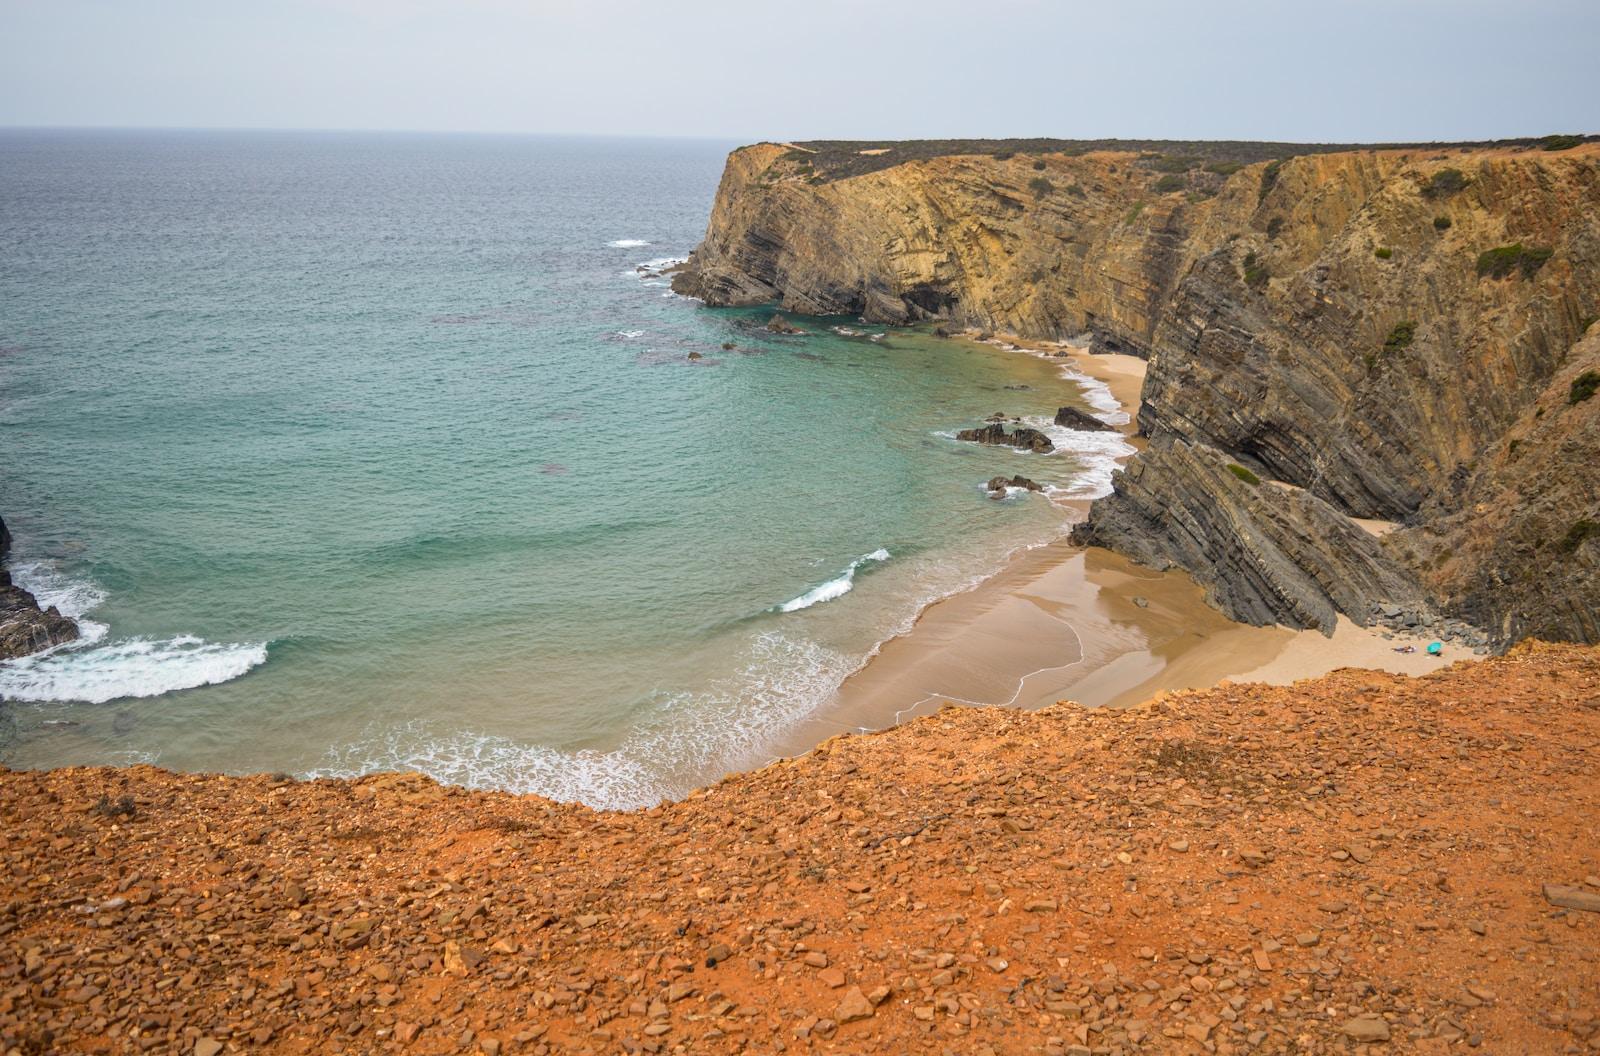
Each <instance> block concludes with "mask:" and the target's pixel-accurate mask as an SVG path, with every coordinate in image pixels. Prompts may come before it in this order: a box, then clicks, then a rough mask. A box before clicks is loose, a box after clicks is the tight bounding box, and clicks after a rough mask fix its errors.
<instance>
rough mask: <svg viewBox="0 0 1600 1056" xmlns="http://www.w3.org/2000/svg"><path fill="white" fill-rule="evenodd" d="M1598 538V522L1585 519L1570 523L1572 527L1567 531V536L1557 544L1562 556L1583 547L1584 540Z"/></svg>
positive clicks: (1599, 532) (1599, 529)
mask: <svg viewBox="0 0 1600 1056" xmlns="http://www.w3.org/2000/svg"><path fill="white" fill-rule="evenodd" d="M1596 536H1600V522H1597V521H1591V520H1589V519H1588V518H1587V517H1584V518H1581V519H1579V520H1576V521H1574V522H1572V527H1571V528H1568V529H1567V534H1566V536H1565V537H1563V538H1562V540H1561V542H1560V543H1559V544H1558V548H1559V549H1560V550H1561V552H1562V553H1563V554H1570V553H1572V552H1573V551H1574V550H1576V549H1578V547H1580V546H1582V545H1583V542H1584V540H1585V539H1593V538H1595V537H1596Z"/></svg>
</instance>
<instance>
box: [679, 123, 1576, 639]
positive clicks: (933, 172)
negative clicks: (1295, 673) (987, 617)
mask: <svg viewBox="0 0 1600 1056" xmlns="http://www.w3.org/2000/svg"><path fill="white" fill-rule="evenodd" d="M1235 146H1237V145H1235ZM872 149H874V150H877V151H887V152H886V153H874V154H872V155H871V157H872V158H874V159H876V160H875V165H876V166H877V167H875V168H871V169H868V170H867V171H857V169H858V166H856V165H855V164H853V163H852V162H851V160H849V152H847V151H844V150H843V149H842V148H841V147H840V145H837V144H831V145H827V146H826V147H825V148H822V147H811V146H808V145H805V144H798V145H785V146H779V145H773V144H762V145H758V146H754V147H746V148H743V149H741V150H739V151H735V152H734V154H733V155H732V156H731V157H730V159H729V162H728V167H727V171H726V173H725V174H724V177H723V181H722V185H721V188H720V189H719V192H718V195H717V200H716V204H715V207H714V209H713V213H712V217H711V222H710V225H709V228H708V231H707V235H706V239H705V242H704V243H703V244H702V246H701V247H700V248H699V249H698V250H697V251H696V253H695V256H694V258H693V260H692V262H691V265H690V267H689V269H688V270H687V271H686V272H684V273H683V274H682V275H680V276H679V278H678V281H677V283H676V286H677V288H678V289H679V291H680V292H685V293H690V294H693V295H696V296H699V297H702V298H703V299H704V300H706V301H707V303H710V304H747V303H756V302H764V301H769V300H772V301H777V302H779V303H780V304H782V305H783V306H784V307H786V308H789V309H792V310H795V311H801V312H810V313H817V314H835V313H846V314H860V315H863V316H865V317H866V318H867V319H869V320H872V321H878V322H890V323H904V322H911V321H916V320H926V319H935V318H937V319H944V320H949V321H951V322H952V323H955V324H958V325H963V326H972V327H978V328H982V329H989V330H997V331H1005V332H1011V333H1015V334H1018V335H1021V336H1023V337H1027V338H1042V339H1052V338H1053V339H1060V338H1068V337H1075V336H1077V335H1083V334H1087V335H1088V336H1089V337H1090V339H1091V340H1092V341H1093V343H1094V344H1095V345H1096V346H1097V347H1098V348H1100V349H1110V350H1120V351H1128V352H1133V353H1135V354H1138V355H1142V356H1145V357H1147V358H1148V359H1149V361H1150V369H1149V373H1148V378H1147V382H1146V387H1145V391H1144V401H1143V406H1142V408H1141V410H1140V415H1139V425H1140V429H1141V431H1142V432H1143V433H1144V434H1145V435H1146V436H1147V437H1149V439H1150V444H1149V447H1148V449H1147V450H1146V451H1145V452H1144V453H1142V454H1141V455H1140V456H1139V457H1138V458H1137V459H1136V460H1135V462H1134V463H1133V464H1132V465H1131V466H1130V467H1129V468H1128V470H1127V472H1126V473H1125V474H1123V475H1120V476H1119V478H1118V479H1117V482H1116V493H1115V494H1114V495H1113V496H1111V497H1109V498H1107V499H1104V500H1101V501H1100V502H1099V503H1097V504H1096V506H1095V509H1094V511H1093V514H1092V515H1091V518H1090V521H1089V523H1088V524H1087V525H1086V526H1085V527H1084V528H1083V530H1082V532H1081V537H1082V538H1083V539H1085V540H1086V541H1092V542H1097V543H1102V544H1105V545H1108V546H1112V547H1114V548H1116V549H1119V550H1123V551H1124V552H1127V553H1129V554H1131V555H1133V556H1135V557H1137V558H1139V559H1140V560H1144V561H1146V562H1148V563H1151V564H1154V565H1157V566H1164V565H1169V564H1176V565H1181V566H1182V567H1185V568H1187V569H1189V570H1190V571H1191V572H1192V573H1194V574H1195V575H1196V577H1197V578H1198V579H1200V581H1201V582H1202V583H1204V584H1206V585H1207V586H1208V588H1209V589H1210V590H1211V593H1212V597H1213V599H1214V600H1215V601H1216V603H1217V604H1218V605H1219V606H1220V607H1221V608H1223V610H1224V611H1226V612H1228V613H1229V614H1230V615H1233V616H1235V617H1236V618H1240V619H1245V620H1248V621H1251V622H1263V621H1271V620H1276V621H1281V622H1285V623H1289V624H1292V625H1295V626H1320V627H1323V628H1324V629H1328V628H1331V625H1332V620H1333V614H1334V613H1335V612H1345V613H1347V614H1349V615H1350V616H1352V617H1354V618H1356V619H1357V620H1359V621H1363V622H1364V621H1366V620H1368V619H1369V618H1371V617H1373V615H1374V614H1375V613H1376V612H1378V611H1381V609H1382V608H1383V607H1384V606H1385V605H1390V604H1402V605H1425V603H1427V602H1428V601H1430V600H1431V601H1433V602H1435V603H1437V604H1438V605H1439V606H1441V607H1443V608H1445V609H1446V610H1449V611H1452V612H1456V613H1459V614H1462V615H1465V616H1470V617H1471V618H1472V619H1474V620H1476V621H1478V622H1480V623H1483V624H1485V625H1487V626H1488V627H1490V628H1491V629H1492V631H1493V632H1494V633H1495V634H1496V635H1497V636H1498V637H1499V638H1500V639H1501V640H1505V641H1509V640H1512V639H1514V638H1515V637H1516V636H1518V635H1519V634H1523V633H1528V632H1530V631H1532V630H1538V631H1539V633H1541V634H1544V635H1546V636H1553V637H1559V638H1570V639H1577V640H1583V641H1594V640H1596V634H1597V632H1596V624H1597V617H1596V613H1597V612H1600V576H1597V575H1596V565H1597V562H1600V533H1595V534H1585V532H1584V530H1583V529H1582V527H1581V525H1582V524H1583V523H1586V522H1595V521H1600V509H1597V505H1596V501H1595V494H1594V487H1593V484H1592V480H1593V474H1592V473H1586V472H1585V471H1586V470H1587V469H1588V468H1589V467H1590V466H1592V465H1593V464H1594V456H1596V455H1600V450H1596V448H1597V447H1600V439H1597V436H1596V434H1597V433H1600V430H1595V429H1593V428H1592V427H1591V428H1584V427H1583V423H1584V422H1588V421H1590V417H1589V416H1591V415H1592V414H1593V413H1594V405H1593V404H1592V403H1589V402H1587V401H1580V402H1577V403H1569V402H1568V390H1569V389H1570V386H1571V379H1572V378H1573V377H1575V376H1576V375H1577V374H1579V373H1581V369H1580V367H1579V362H1578V361H1579V360H1580V359H1584V358H1585V357H1584V353H1583V351H1582V349H1580V348H1578V347H1577V343H1578V341H1579V339H1580V338H1581V336H1582V335H1583V333H1584V331H1585V330H1586V329H1587V327H1588V326H1589V325H1590V324H1591V323H1592V321H1593V318H1594V317H1595V316H1596V315H1600V165H1597V158H1600V148H1597V146H1596V145H1595V144H1593V143H1587V144H1584V145H1581V146H1578V147H1576V148H1573V149H1567V150H1560V151H1550V150H1544V149H1540V145H1539V144H1537V143H1528V144H1521V145H1516V144H1512V145H1496V146H1492V147H1486V146H1480V147H1451V148H1439V147H1428V148H1411V149H1386V150H1337V151H1326V152H1318V153H1307V154H1302V155H1298V156H1293V157H1287V158H1283V159H1281V160H1274V161H1259V160H1258V161H1249V163H1244V162H1245V161H1247V160H1248V152H1246V153H1245V157H1244V158H1241V160H1238V161H1233V162H1230V161H1228V160H1227V159H1226V158H1222V159H1218V158H1216V157H1211V158H1206V157H1203V156H1197V155H1187V156H1182V155H1174V154H1172V153H1161V152H1146V153H1143V154H1135V153H1131V152H1109V151H1098V152H1087V153H1078V152H1076V151H1074V150H1071V149H1066V148H1063V149H1060V150H1054V151H1046V150H1039V151H1035V152H1027V151H1010V150H997V151H994V152H991V153H985V154H971V153H968V154H948V155H929V152H927V151H922V150H913V149H909V147H908V149H906V151H905V153H906V154H907V155H908V156H909V157H908V160H905V161H904V162H902V163H900V164H890V163H889V160H888V159H891V158H892V157H893V156H894V152H895V149H896V148H895V147H894V146H893V145H890V146H888V147H886V148H885V147H875V148H872ZM1258 153H1259V152H1258ZM911 155H914V156H911ZM1591 425H1592V423H1591ZM1513 438H1515V439H1517V440H1518V444H1517V450H1516V453H1515V457H1514V459H1513V457H1512V456H1511V455H1510V454H1508V452H1507V448H1508V445H1509V442H1510V440H1511V439H1513ZM1230 465H1233V466H1237V467H1238V468H1239V469H1240V470H1244V471H1245V474H1246V475H1247V476H1251V477H1255V478H1257V479H1259V480H1261V481H1263V482H1264V484H1263V485H1261V486H1257V485H1252V484H1249V483H1247V482H1246V480H1245V477H1244V476H1241V475H1240V474H1239V473H1238V471H1237V470H1230V469H1228V467H1229V466H1230ZM1533 478H1537V479H1538V480H1539V481H1541V482H1542V483H1543V484H1544V486H1543V487H1540V488H1537V489H1534V488H1530V487H1529V486H1528V485H1529V484H1530V482H1531V480H1532V479H1533ZM1241 489H1250V490H1248V491H1245V490H1241ZM1497 504H1506V505H1505V508H1504V510H1503V511H1502V512H1503V515H1504V517H1505V518H1506V520H1505V528H1506V530H1507V531H1510V532H1511V533H1512V535H1514V536H1515V537H1516V539H1517V541H1515V542H1512V541H1507V540H1504V539H1500V540H1498V541H1494V540H1490V539H1489V534H1492V533H1487V532H1486V529H1485V526H1484V522H1483V520H1482V514H1483V511H1484V510H1485V509H1486V508H1489V507H1494V506H1496V505H1497ZM1473 510H1477V511H1479V512H1478V514H1476V515H1474V514H1472V513H1471V512H1470V511H1473ZM1350 517H1358V518H1374V519H1381V520H1386V521H1395V522H1400V523H1401V524H1403V525H1404V526H1405V527H1406V530H1404V531H1401V532H1398V533H1395V534H1393V535H1391V536H1386V537H1384V538H1383V540H1382V541H1381V542H1374V541H1373V540H1372V538H1371V537H1365V536H1362V535H1357V534H1352V532H1351V531H1347V530H1341V529H1335V528H1332V527H1330V525H1341V526H1344V527H1346V528H1348V526H1349V522H1348V518H1350ZM1563 522H1564V523H1563ZM1575 526H1576V527H1575ZM1573 532H1576V533H1577V536H1576V537H1574V538H1575V539H1576V541H1575V542H1573V541H1572V540H1571V539H1569V533H1573ZM1456 542H1459V543H1460V546H1459V547H1458V546H1457V545H1455V543H1456ZM1550 577H1555V578H1556V579H1557V580H1558V582H1557V583H1556V584H1555V585H1554V587H1553V589H1552V588H1550V587H1549V586H1548V585H1546V586H1541V583H1542V582H1545V583H1547V581H1548V580H1549V579H1550ZM1511 583H1517V584H1523V586H1522V587H1521V588H1519V590H1508V589H1505V586H1506V584H1511ZM1552 596H1554V597H1555V598H1556V600H1557V603H1556V604H1554V605H1550V604H1548V602H1549V600H1550V599H1551V597H1552ZM1542 603H1543V604H1542Z"/></svg>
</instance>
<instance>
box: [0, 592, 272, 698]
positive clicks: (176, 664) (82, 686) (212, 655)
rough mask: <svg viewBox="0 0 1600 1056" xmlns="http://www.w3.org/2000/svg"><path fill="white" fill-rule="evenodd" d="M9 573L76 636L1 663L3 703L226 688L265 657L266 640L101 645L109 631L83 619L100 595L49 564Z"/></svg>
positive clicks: (138, 641)
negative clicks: (71, 624) (66, 620)
mask: <svg viewBox="0 0 1600 1056" xmlns="http://www.w3.org/2000/svg"><path fill="white" fill-rule="evenodd" d="M11 571H12V577H13V578H14V579H15V580H16V582H17V584H18V585H19V586H21V587H22V588H23V589H24V590H27V591H28V592H29V593H31V594H32V595H33V596H34V600H36V601H37V602H38V603H39V605H40V607H41V608H49V607H50V606H52V605H53V606H55V608H56V609H57V611H59V612H60V613H61V615H63V616H67V617H70V618H71V619H73V620H75V621H76V622H77V624H78V637H77V639H76V640H74V641H71V642H68V643H66V644H65V645H60V646H57V647H55V648H54V649H48V650H46V651H44V652H42V653H35V654H33V655H32V656H25V657H22V658H21V659H17V660H12V661H10V662H9V663H5V664H0V699H4V700H25V701H32V702H44V701H82V702H86V703H90V704H103V703H105V702H106V701H108V700H116V699H118V698H120V697H154V696H159V695H161V694H162V693H171V692H174V691H176V690H180V689H192V688H194V687H195V686H207V685H212V684H214V683H217V682H227V681H228V680H230V679H234V678H238V677H239V676H240V675H242V674H244V673H245V672H246V671H248V670H250V669H251V668H252V667H255V666H256V665H258V664H261V663H264V662H265V661H266V659H267V646H266V643H264V642H262V643H257V644H242V645H241V644H233V645H217V644H214V643H209V642H205V641H202V640H201V639H199V638H196V637H194V636H193V635H178V636H177V637H174V638H168V639H165V640H160V641H157V640H152V639H148V638H125V639H120V640H118V641H115V642H111V643H109V644H106V645H102V644H100V643H101V642H103V641H104V640H105V637H106V634H107V632H108V631H109V630H110V628H109V627H108V626H107V625H106V624H104V623H101V622H99V621H98V620H91V619H87V618H86V616H87V614H88V613H90V612H93V611H94V610H95V609H97V608H99V607H100V605H101V604H103V603H104V602H105V600H106V593H105V591H104V590H103V589H101V588H100V587H99V586H97V585H95V584H94V583H91V582H89V581H88V580H83V579H72V578H71V577H69V576H66V575H64V574H63V573H62V572H61V571H60V570H59V569H58V568H56V567H55V566H54V565H52V564H50V563H49V562H44V561H33V562H24V563H21V564H18V565H16V566H14V567H13V568H12V570H11Z"/></svg>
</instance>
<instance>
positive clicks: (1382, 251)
mask: <svg viewBox="0 0 1600 1056" xmlns="http://www.w3.org/2000/svg"><path fill="white" fill-rule="evenodd" d="M1372 255H1373V256H1375V257H1377V258H1378V259H1379V260H1388V259H1389V258H1390V257H1392V256H1394V250H1392V249H1390V248H1389V247H1388V246H1379V247H1378V248H1377V249H1375V250H1373V251H1372Z"/></svg>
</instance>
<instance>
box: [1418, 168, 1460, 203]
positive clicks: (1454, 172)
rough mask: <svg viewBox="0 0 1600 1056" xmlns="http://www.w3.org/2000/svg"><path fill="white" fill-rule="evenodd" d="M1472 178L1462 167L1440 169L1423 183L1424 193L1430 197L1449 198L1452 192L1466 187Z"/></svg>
mask: <svg viewBox="0 0 1600 1056" xmlns="http://www.w3.org/2000/svg"><path fill="white" fill-rule="evenodd" d="M1471 182H1472V180H1471V179H1470V178H1469V177H1468V176H1467V174H1466V173H1464V172H1462V171H1461V170H1460V169H1440V170H1439V171H1438V172H1436V173H1434V174H1433V175H1432V176H1431V177H1429V178H1428V180H1427V182H1425V183H1423V185H1422V193H1423V195H1424V196H1426V197H1428V198H1448V197H1450V196H1451V195H1452V194H1455V193H1457V192H1458V191H1462V190H1464V189H1466V186H1467V184H1469V183H1471Z"/></svg>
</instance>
